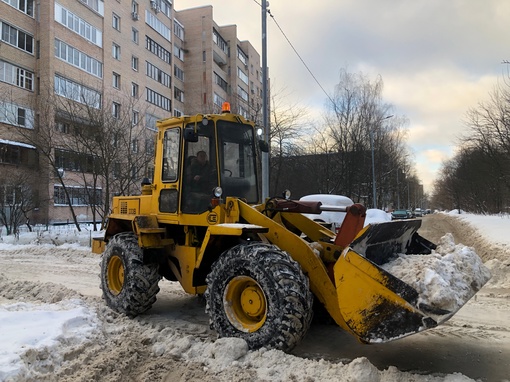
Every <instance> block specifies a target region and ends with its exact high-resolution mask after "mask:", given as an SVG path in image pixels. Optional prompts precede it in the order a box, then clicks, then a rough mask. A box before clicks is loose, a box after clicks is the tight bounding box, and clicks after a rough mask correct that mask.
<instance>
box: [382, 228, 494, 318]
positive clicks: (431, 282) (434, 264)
mask: <svg viewBox="0 0 510 382" xmlns="http://www.w3.org/2000/svg"><path fill="white" fill-rule="evenodd" d="M382 268H383V269H385V270H386V271H388V272H389V273H391V274H392V275H394V276H395V277H397V278H399V279H401V280H402V281H404V282H405V283H407V284H409V285H410V286H412V287H413V288H414V289H416V291H417V292H418V294H419V299H418V303H423V304H426V305H429V306H432V307H434V308H440V309H444V310H447V311H450V312H456V311H457V310H458V309H459V308H460V307H462V305H464V304H465V303H466V301H468V300H469V299H470V298H471V297H473V295H474V294H475V293H476V292H477V291H479V290H480V288H481V287H482V286H483V285H484V284H485V283H486V282H487V281H488V280H489V279H490V277H491V274H490V271H489V269H488V268H487V267H486V266H485V265H484V264H483V263H482V260H481V259H480V257H479V256H478V255H477V254H476V252H475V251H474V250H473V249H472V248H470V247H466V246H464V245H461V244H459V245H455V242H454V240H453V236H452V235H451V234H446V235H445V236H443V237H442V238H441V240H440V242H439V244H438V246H437V249H436V250H435V251H433V252H432V254H430V255H399V257H398V258H396V259H395V260H393V261H391V262H389V263H387V264H384V265H383V266H382Z"/></svg>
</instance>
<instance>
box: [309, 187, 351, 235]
mask: <svg viewBox="0 0 510 382" xmlns="http://www.w3.org/2000/svg"><path fill="white" fill-rule="evenodd" d="M299 200H304V201H309V202H310V201H313V202H321V203H322V205H323V206H324V207H347V206H352V205H353V204H354V202H353V201H352V199H351V198H348V197H347V196H342V195H332V194H312V195H306V196H303V197H302V198H300V199H299ZM303 215H304V216H306V217H307V218H309V219H311V220H314V221H316V222H318V223H321V224H323V225H324V226H325V227H327V228H329V229H330V230H332V231H333V232H337V230H338V229H339V228H340V226H341V225H342V222H343V221H344V218H345V212H333V211H322V213H321V214H319V215H316V214H303Z"/></svg>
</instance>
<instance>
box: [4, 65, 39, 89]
mask: <svg viewBox="0 0 510 382" xmlns="http://www.w3.org/2000/svg"><path fill="white" fill-rule="evenodd" d="M0 81H2V82H7V83H8V84H11V85H14V86H18V87H20V88H22V89H26V90H34V73H32V72H29V71H28V70H25V69H22V68H20V67H17V66H15V65H12V64H10V63H8V62H6V61H2V60H0Z"/></svg>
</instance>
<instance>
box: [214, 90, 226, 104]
mask: <svg viewBox="0 0 510 382" xmlns="http://www.w3.org/2000/svg"><path fill="white" fill-rule="evenodd" d="M213 102H214V104H215V105H216V106H219V107H221V106H222V105H223V102H225V98H223V97H221V96H220V95H219V94H218V93H214V96H213Z"/></svg>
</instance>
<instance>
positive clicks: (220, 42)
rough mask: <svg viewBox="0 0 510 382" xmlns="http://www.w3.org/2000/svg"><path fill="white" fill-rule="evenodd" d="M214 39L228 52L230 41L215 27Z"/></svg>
mask: <svg viewBox="0 0 510 382" xmlns="http://www.w3.org/2000/svg"><path fill="white" fill-rule="evenodd" d="M213 41H214V43H215V44H216V45H218V46H219V47H220V49H221V50H222V51H223V52H224V53H225V54H228V43H227V42H226V41H225V40H224V39H223V37H221V36H220V34H219V33H218V31H217V30H216V29H213Z"/></svg>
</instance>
